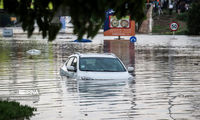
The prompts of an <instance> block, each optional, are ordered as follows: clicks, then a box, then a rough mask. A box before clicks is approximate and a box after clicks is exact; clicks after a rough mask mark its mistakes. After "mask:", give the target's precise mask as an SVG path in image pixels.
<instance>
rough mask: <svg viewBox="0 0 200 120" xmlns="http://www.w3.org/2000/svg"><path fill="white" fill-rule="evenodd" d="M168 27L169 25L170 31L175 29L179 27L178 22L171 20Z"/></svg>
mask: <svg viewBox="0 0 200 120" xmlns="http://www.w3.org/2000/svg"><path fill="white" fill-rule="evenodd" d="M169 27H170V30H171V31H177V30H178V28H179V24H178V23H176V22H172V23H170V25H169Z"/></svg>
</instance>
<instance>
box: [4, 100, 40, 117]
mask: <svg viewBox="0 0 200 120" xmlns="http://www.w3.org/2000/svg"><path fill="white" fill-rule="evenodd" d="M35 110H36V109H35V108H32V107H29V106H27V105H20V104H19V103H18V102H14V101H12V102H9V101H1V100H0V120H12V119H19V118H29V117H30V116H31V115H33V111H35Z"/></svg>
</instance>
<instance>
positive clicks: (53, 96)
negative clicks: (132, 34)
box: [0, 35, 200, 120]
mask: <svg viewBox="0 0 200 120" xmlns="http://www.w3.org/2000/svg"><path fill="white" fill-rule="evenodd" d="M137 38H138V41H137V42H136V43H135V45H133V44H129V42H127V41H115V42H113V41H109V40H105V41H104V45H103V46H96V45H95V46H94V45H90V44H88V45H87V47H86V45H81V44H79V45H77V44H72V43H68V42H66V43H63V42H62V44H61V43H56V42H54V43H49V44H47V43H41V42H27V41H26V42H23V41H9V42H8V41H0V97H1V99H9V100H16V101H19V102H20V103H21V104H27V105H30V106H33V107H36V108H37V111H36V112H35V116H32V117H31V120H115V119H116V120H132V119H134V120H146V119H148V120H161V119H164V120H183V119H184V120H199V119H200V74H199V73H200V38H199V37H187V36H176V37H175V39H174V38H173V37H172V36H151V35H139V36H137ZM33 48H34V49H40V50H41V51H42V54H41V55H39V56H35V57H31V56H29V55H27V54H26V51H27V50H29V49H33ZM76 51H79V52H98V53H103V52H113V53H115V54H116V55H117V56H118V57H120V58H121V59H122V61H123V62H124V63H125V64H126V66H134V67H135V72H134V73H133V74H135V79H134V81H126V80H117V81H116V80H102V81H98V80H87V81H76V80H70V79H67V78H66V77H63V76H62V77H61V76H60V75H59V68H60V66H61V65H62V64H63V62H64V61H65V60H66V58H67V57H68V56H69V55H70V54H71V53H72V52H76Z"/></svg>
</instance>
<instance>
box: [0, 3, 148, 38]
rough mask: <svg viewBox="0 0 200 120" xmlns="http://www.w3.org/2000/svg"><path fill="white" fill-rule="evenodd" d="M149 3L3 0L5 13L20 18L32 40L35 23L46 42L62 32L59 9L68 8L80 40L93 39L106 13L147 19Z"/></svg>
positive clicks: (136, 19)
mask: <svg viewBox="0 0 200 120" xmlns="http://www.w3.org/2000/svg"><path fill="white" fill-rule="evenodd" d="M145 1H146V0H3V3H4V9H5V10H6V11H7V12H9V13H11V14H14V15H16V16H18V17H19V21H20V22H21V23H22V28H23V30H24V31H28V37H30V36H31V35H32V33H33V31H34V23H35V22H36V23H37V24H38V26H39V30H40V31H41V32H42V36H43V38H45V37H47V36H48V39H49V40H50V41H51V40H54V39H55V37H56V35H57V33H58V32H59V30H60V27H61V25H60V23H54V22H53V18H54V16H55V15H56V13H57V12H58V10H59V8H66V9H67V12H68V13H69V15H70V16H71V18H72V21H73V25H74V34H75V35H77V36H78V38H79V39H80V38H82V37H83V35H85V34H86V35H87V37H92V38H93V37H94V36H95V35H96V34H97V32H98V30H99V29H100V28H101V26H102V24H103V22H104V18H105V11H106V10H108V9H111V8H112V9H113V10H114V11H115V14H116V15H117V17H118V18H120V17H123V16H125V15H127V14H128V15H131V19H134V20H135V21H136V22H137V21H141V20H143V18H144V16H145V15H144V10H143V9H144V5H145Z"/></svg>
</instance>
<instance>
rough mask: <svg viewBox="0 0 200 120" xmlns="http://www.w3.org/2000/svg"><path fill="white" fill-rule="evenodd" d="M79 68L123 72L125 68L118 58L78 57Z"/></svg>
mask: <svg viewBox="0 0 200 120" xmlns="http://www.w3.org/2000/svg"><path fill="white" fill-rule="evenodd" d="M79 69H80V70H81V71H96V72H125V71H126V69H125V68H124V66H123V65H122V63H121V62H120V61H119V59H118V58H98V57H84V58H80V64H79Z"/></svg>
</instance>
